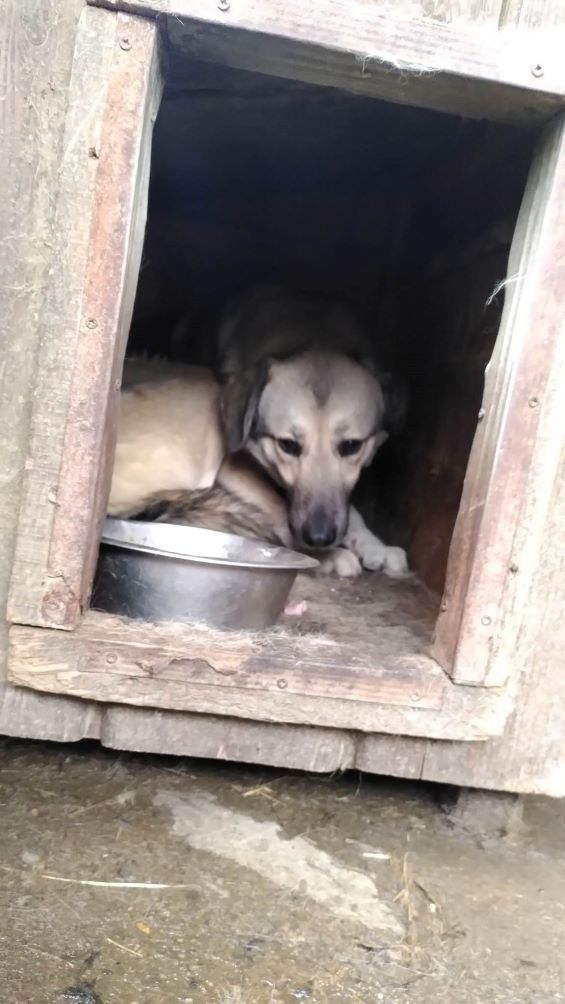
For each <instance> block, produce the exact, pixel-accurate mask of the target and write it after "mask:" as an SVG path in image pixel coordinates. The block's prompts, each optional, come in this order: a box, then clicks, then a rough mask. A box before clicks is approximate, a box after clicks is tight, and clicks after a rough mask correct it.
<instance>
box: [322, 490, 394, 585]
mask: <svg viewBox="0 0 565 1004" xmlns="http://www.w3.org/2000/svg"><path fill="white" fill-rule="evenodd" d="M343 546H344V548H347V550H348V551H349V552H353V555H354V556H356V557H357V558H358V559H359V560H360V562H361V564H362V565H363V567H364V568H368V569H370V571H373V572H379V571H383V572H384V573H385V575H389V576H390V578H391V579H402V578H404V577H405V576H406V575H408V574H409V569H408V559H407V557H406V551H403V550H402V548H401V547H387V545H386V544H383V542H382V540H379V538H378V537H375V534H374V533H371V531H370V530H369V527H368V526H367V525H366V523H365V520H364V519H363V517H362V516H361V514H360V513H358V512H357V509H354V508H353V506H350V508H349V527H348V529H347V533H346V535H345V538H344V541H343ZM336 571H338V569H336ZM339 574H343V573H340V572H339V571H338V575H339ZM349 574H350V575H351V574H355V573H352V572H350V573H349Z"/></svg>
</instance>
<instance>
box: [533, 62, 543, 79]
mask: <svg viewBox="0 0 565 1004" xmlns="http://www.w3.org/2000/svg"><path fill="white" fill-rule="evenodd" d="M532 76H533V77H543V66H542V65H541V63H534V64H533V66H532Z"/></svg>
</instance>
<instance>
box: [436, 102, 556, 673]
mask: <svg viewBox="0 0 565 1004" xmlns="http://www.w3.org/2000/svg"><path fill="white" fill-rule="evenodd" d="M564 200H565V117H564V116H560V117H559V118H558V119H557V120H556V121H555V122H554V123H553V124H552V125H551V126H550V127H548V129H547V131H546V132H545V134H544V136H543V138H542V140H541V142H540V145H539V148H538V151H537V155H536V158H535V161H534V164H533V166H532V169H531V172H530V177H529V181H528V185H527V189H526V193H525V195H524V200H523V203H522V208H521V210H520V216H519V219H518V224H517V227H516V232H515V236H514V240H513V244H512V250H511V254H510V261H509V268H508V274H509V277H510V279H511V281H510V283H509V285H508V287H507V291H506V302H505V306H504V312H503V316H502V322H501V327H500V331H499V335H498V338H497V342H496V345H495V350H494V353H493V356H492V359H491V361H490V363H489V365H488V367H487V374H486V384H485V392H484V397H483V405H482V409H483V412H484V419H483V421H482V422H481V423H480V424H479V426H478V431H477V434H476V436H475V441H474V444H473V448H472V451H471V456H470V459H469V464H468V468H467V474H466V477H465V484H464V489H463V496H462V499H461V505H460V509H459V515H458V518H457V522H456V525H455V530H454V534H453V539H452V545H451V550H450V558H449V564H448V572H447V583H446V589H445V594H444V598H443V602H442V609H441V612H440V616H439V619H438V623H437V628H436V640H435V644H434V648H433V652H434V654H435V655H436V657H437V658H438V660H439V661H440V663H441V664H442V665H443V666H444V667H445V668H446V669H447V670H448V671H449V672H451V673H452V675H453V679H454V680H457V681H459V682H461V683H467V684H473V683H476V684H482V685H488V686H500V685H502V684H504V682H505V681H506V680H507V679H508V677H509V675H510V673H511V672H512V657H513V650H514V646H515V643H516V639H517V636H518V633H519V630H520V626H521V622H522V617H523V615H524V614H525V612H526V606H527V604H528V602H529V590H530V584H531V575H532V569H533V567H534V562H535V554H536V553H537V550H538V549H539V547H540V544H541V535H542V533H543V525H544V521H545V517H546V514H547V507H548V505H549V498H550V493H551V489H552V485H553V483H554V478H555V474H556V470H557V465H558V462H559V450H560V447H561V439H562V434H563V428H564V427H565V423H564V411H563V403H562V402H563V398H562V387H563V381H564V380H565V338H564V332H563V325H562V292H561V291H562V289H563V285H564V283H565V213H564V211H563V207H564Z"/></svg>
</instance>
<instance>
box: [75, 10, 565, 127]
mask: <svg viewBox="0 0 565 1004" xmlns="http://www.w3.org/2000/svg"><path fill="white" fill-rule="evenodd" d="M89 2H92V3H94V4H99V5H100V6H103V7H106V8H108V9H110V10H123V11H129V12H132V13H136V14H144V15H145V16H147V17H162V18H167V19H168V20H167V25H168V30H169V32H170V34H171V37H172V39H174V41H175V44H177V45H181V46H182V47H184V48H185V49H186V51H187V52H188V53H190V54H191V55H192V56H194V57H196V58H198V59H203V60H211V61H212V62H217V63H223V64H225V65H226V66H231V67H233V68H235V69H247V70H256V71H258V72H263V73H267V74H273V75H275V76H276V75H280V76H285V77H289V78H293V79H296V80H302V81H305V82H308V83H317V84H322V85H326V86H327V85H329V86H333V87H342V88H345V89H347V90H353V91H356V92H359V93H363V94H370V95H373V97H378V98H381V99H383V100H385V101H393V102H399V103H401V104H410V105H415V106H417V107H418V106H419V107H425V108H432V109H434V110H436V111H442V112H452V113H454V114H456V115H466V116H469V117H476V118H489V119H491V120H493V121H497V120H498V121H505V122H532V121H541V120H547V119H548V118H549V117H550V116H551V115H552V114H553V113H554V112H557V111H558V110H559V109H560V108H563V107H564V105H565V69H564V67H563V61H562V59H561V49H560V46H559V44H558V43H557V42H556V38H555V35H554V34H553V33H552V32H548V33H547V34H544V33H540V32H538V33H528V32H513V31H509V32H499V31H496V30H494V29H493V28H489V27H484V28H483V27H481V28H478V27H477V26H474V25H473V26H472V27H469V28H467V29H463V28H461V27H454V26H452V25H447V24H441V23H439V22H438V21H437V20H433V21H426V20H425V19H422V20H417V19H414V18H405V17H404V18H403V17H395V16H391V13H390V10H389V11H386V12H382V11H379V9H378V8H377V7H375V6H372V5H371V4H367V3H356V2H355V3H346V2H344V0H316V2H314V3H309V4H308V5H306V6H305V5H304V4H303V3H301V0H288V2H286V0H237V3H235V2H234V3H233V5H231V4H230V3H229V2H227V3H225V4H220V3H218V2H217V0H89ZM523 6H524V4H522V7H523ZM522 16H523V17H524V18H525V14H524V13H523V14H522ZM508 17H510V15H509V14H508ZM508 17H507V16H506V15H505V19H506V20H508ZM503 23H504V21H503ZM226 29H228V30H226ZM258 40H259V41H260V44H258Z"/></svg>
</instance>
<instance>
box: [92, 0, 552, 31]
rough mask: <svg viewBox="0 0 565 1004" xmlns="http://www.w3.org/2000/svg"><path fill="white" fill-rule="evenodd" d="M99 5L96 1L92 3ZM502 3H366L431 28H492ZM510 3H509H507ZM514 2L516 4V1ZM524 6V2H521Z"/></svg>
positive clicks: (479, 0)
mask: <svg viewBox="0 0 565 1004" xmlns="http://www.w3.org/2000/svg"><path fill="white" fill-rule="evenodd" d="M94 2H96V3H97V2H99V0H94ZM103 2H104V3H106V2H107V3H108V6H110V5H111V6H115V5H118V6H119V3H120V0H116V4H114V0H103ZM140 2H141V3H142V4H144V6H147V7H148V8H149V9H151V0H148V2H147V3H146V2H145V0H140ZM502 2H503V0H395V2H394V7H392V4H391V0H370V4H371V7H372V8H374V9H376V10H379V11H382V13H383V14H386V15H390V14H391V13H392V11H394V15H395V17H398V18H402V19H403V20H407V19H411V20H416V21H419V20H422V21H424V22H425V21H429V22H431V23H433V24H458V25H462V24H468V25H476V24H478V25H483V24H489V25H493V26H496V25H497V24H498V22H499V18H500V16H501V10H500V8H501V3H502ZM508 2H513V0H508ZM516 2H517V0H516ZM522 2H524V0H522ZM530 2H537V3H538V4H541V3H545V4H546V6H549V5H550V4H552V3H553V4H555V2H556V0H530Z"/></svg>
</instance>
